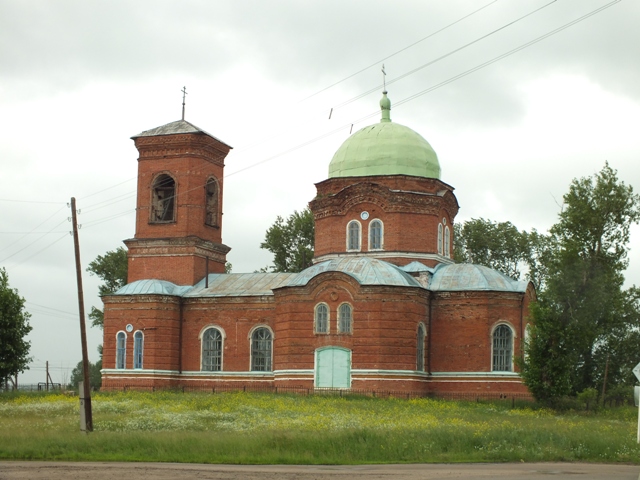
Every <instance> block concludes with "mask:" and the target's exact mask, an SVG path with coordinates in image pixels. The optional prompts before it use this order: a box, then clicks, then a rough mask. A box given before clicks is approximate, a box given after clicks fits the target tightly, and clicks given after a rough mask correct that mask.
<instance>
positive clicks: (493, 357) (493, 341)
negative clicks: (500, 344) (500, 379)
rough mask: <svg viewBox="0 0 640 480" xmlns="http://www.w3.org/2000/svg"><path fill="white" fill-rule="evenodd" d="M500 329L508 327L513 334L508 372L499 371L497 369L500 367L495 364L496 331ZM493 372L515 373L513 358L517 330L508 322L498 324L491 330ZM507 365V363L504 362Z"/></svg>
mask: <svg viewBox="0 0 640 480" xmlns="http://www.w3.org/2000/svg"><path fill="white" fill-rule="evenodd" d="M500 327H506V328H508V329H509V332H510V334H511V345H510V346H509V349H510V356H509V361H508V367H509V369H508V370H505V369H498V368H496V367H499V366H500V365H496V364H495V360H496V357H495V355H496V353H495V334H496V331H497V330H498V329H499V328H500ZM490 338H491V371H492V372H513V371H514V369H513V367H514V365H513V358H514V345H515V341H516V331H515V329H514V328H513V327H512V326H511V324H509V323H508V322H504V321H502V322H498V323H496V324H495V325H494V326H493V328H492V329H491V337H490ZM504 363H507V362H504Z"/></svg>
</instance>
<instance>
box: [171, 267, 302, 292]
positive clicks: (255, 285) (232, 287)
mask: <svg viewBox="0 0 640 480" xmlns="http://www.w3.org/2000/svg"><path fill="white" fill-rule="evenodd" d="M296 275H297V274H296V273H218V274H210V275H209V286H208V287H207V288H205V281H204V279H203V280H201V281H200V282H198V283H197V284H196V285H195V286H194V287H193V288H192V289H191V290H189V291H188V292H186V293H185V294H184V295H183V296H184V297H189V298H190V297H246V296H260V295H273V289H274V288H278V287H281V286H283V284H284V283H286V282H287V281H288V280H289V279H290V278H291V277H295V276H296Z"/></svg>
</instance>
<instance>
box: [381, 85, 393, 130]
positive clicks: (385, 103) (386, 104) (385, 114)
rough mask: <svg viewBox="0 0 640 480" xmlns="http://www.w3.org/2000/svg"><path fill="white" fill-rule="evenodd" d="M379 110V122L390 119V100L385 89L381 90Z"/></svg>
mask: <svg viewBox="0 0 640 480" xmlns="http://www.w3.org/2000/svg"><path fill="white" fill-rule="evenodd" d="M380 110H381V111H382V118H381V119H380V122H381V123H386V122H390V121H391V100H389V99H388V98H387V91H386V90H385V91H384V92H382V98H381V99H380Z"/></svg>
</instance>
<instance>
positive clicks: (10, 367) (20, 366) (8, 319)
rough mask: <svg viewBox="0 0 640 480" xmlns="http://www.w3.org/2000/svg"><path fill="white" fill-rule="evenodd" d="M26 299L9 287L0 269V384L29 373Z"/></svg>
mask: <svg viewBox="0 0 640 480" xmlns="http://www.w3.org/2000/svg"><path fill="white" fill-rule="evenodd" d="M24 303H25V299H24V298H22V297H21V296H20V295H18V291H17V290H16V289H12V288H10V287H9V275H8V274H7V271H6V270H5V269H4V268H0V384H2V383H4V382H5V381H6V380H7V379H8V378H9V377H12V376H15V375H17V374H18V373H22V372H24V371H25V370H28V368H29V367H28V364H29V362H30V361H31V358H30V357H29V349H30V348H31V342H28V341H27V340H25V337H26V336H27V334H28V333H29V332H30V331H31V329H32V327H31V326H30V325H29V318H31V314H29V313H28V312H26V311H25V310H24Z"/></svg>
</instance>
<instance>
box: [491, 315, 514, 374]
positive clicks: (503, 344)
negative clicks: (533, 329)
mask: <svg viewBox="0 0 640 480" xmlns="http://www.w3.org/2000/svg"><path fill="white" fill-rule="evenodd" d="M512 357H513V332H512V331H511V329H510V328H509V327H508V326H507V325H498V326H497V327H496V329H495V330H494V331H493V365H492V368H491V370H493V371H494V372H510V371H511V361H512Z"/></svg>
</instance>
